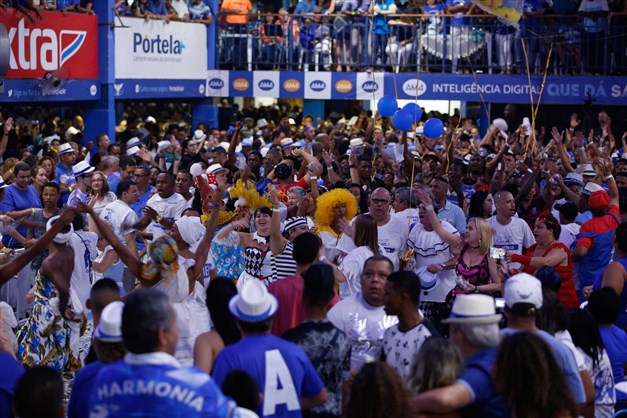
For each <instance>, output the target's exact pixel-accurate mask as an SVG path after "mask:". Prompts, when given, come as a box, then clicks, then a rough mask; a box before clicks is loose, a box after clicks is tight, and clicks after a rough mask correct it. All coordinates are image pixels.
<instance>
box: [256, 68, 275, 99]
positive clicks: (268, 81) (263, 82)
mask: <svg viewBox="0 0 627 418" xmlns="http://www.w3.org/2000/svg"><path fill="white" fill-rule="evenodd" d="M279 78H280V73H279V72H278V71H255V73H254V74H253V96H254V97H279Z"/></svg>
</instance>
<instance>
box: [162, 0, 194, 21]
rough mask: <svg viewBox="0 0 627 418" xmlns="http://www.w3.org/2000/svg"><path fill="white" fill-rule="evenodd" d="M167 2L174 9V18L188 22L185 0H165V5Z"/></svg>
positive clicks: (187, 9)
mask: <svg viewBox="0 0 627 418" xmlns="http://www.w3.org/2000/svg"><path fill="white" fill-rule="evenodd" d="M168 3H169V4H170V5H171V7H172V8H173V9H174V10H176V16H177V17H176V19H175V20H179V21H181V22H189V19H190V14H189V7H188V5H187V2H186V1H185V0H168V1H166V6H167V5H168Z"/></svg>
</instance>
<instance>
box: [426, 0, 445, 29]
mask: <svg viewBox="0 0 627 418" xmlns="http://www.w3.org/2000/svg"><path fill="white" fill-rule="evenodd" d="M422 12H423V13H424V14H428V15H433V16H436V15H439V14H442V13H444V12H445V11H444V5H443V4H442V3H436V4H434V5H433V6H429V5H428V4H425V5H424V7H423V8H422ZM441 24H442V18H441V17H430V18H429V21H428V23H427V27H428V28H431V29H435V28H436V27H439V26H440V25H441Z"/></svg>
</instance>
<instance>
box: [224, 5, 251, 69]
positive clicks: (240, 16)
mask: <svg viewBox="0 0 627 418" xmlns="http://www.w3.org/2000/svg"><path fill="white" fill-rule="evenodd" d="M252 10H253V6H252V4H251V2H250V0H224V1H223V2H222V5H221V7H220V14H221V15H224V16H225V20H226V33H225V34H224V35H223V36H224V38H225V39H224V46H223V51H222V54H223V56H224V61H225V62H229V61H230V63H231V65H232V66H233V67H234V68H236V69H244V68H245V67H246V64H247V62H246V61H247V58H246V49H247V46H246V45H247V40H246V38H247V37H248V36H247V35H246V34H247V26H246V25H247V23H248V15H249V14H250V13H251V12H252Z"/></svg>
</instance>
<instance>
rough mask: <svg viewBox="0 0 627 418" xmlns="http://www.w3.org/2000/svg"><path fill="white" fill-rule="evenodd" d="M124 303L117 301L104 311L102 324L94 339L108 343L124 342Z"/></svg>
mask: <svg viewBox="0 0 627 418" xmlns="http://www.w3.org/2000/svg"><path fill="white" fill-rule="evenodd" d="M123 310H124V303H123V302H120V301H119V300H116V301H115V302H111V303H109V304H108V305H107V306H105V308H104V309H103V310H102V314H101V315H100V323H99V324H98V326H97V327H96V329H95V330H94V338H96V339H98V340H100V341H104V342H106V343H119V342H122V311H123Z"/></svg>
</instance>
